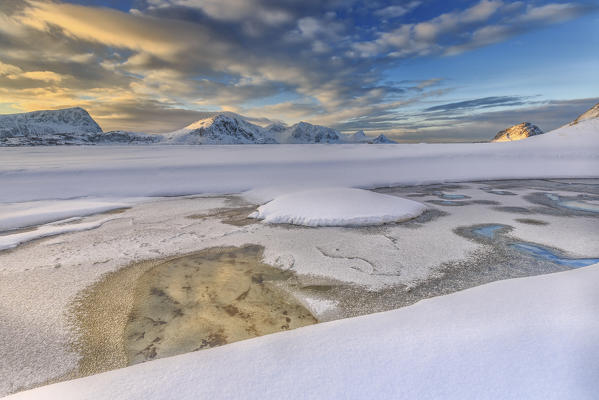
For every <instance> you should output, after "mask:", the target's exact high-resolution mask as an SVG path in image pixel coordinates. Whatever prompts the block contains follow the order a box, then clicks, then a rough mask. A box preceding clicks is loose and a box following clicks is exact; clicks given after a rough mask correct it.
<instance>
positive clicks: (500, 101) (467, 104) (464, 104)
mask: <svg viewBox="0 0 599 400" xmlns="http://www.w3.org/2000/svg"><path fill="white" fill-rule="evenodd" d="M526 99H527V98H526V97H520V96H491V97H483V98H480V99H474V100H466V101H459V102H455V103H447V104H441V105H438V106H434V107H429V108H426V109H424V111H425V112H433V111H456V110H460V111H463V110H472V109H476V108H487V107H499V106H514V105H522V104H524V101H525V100H526Z"/></svg>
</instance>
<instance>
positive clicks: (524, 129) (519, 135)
mask: <svg viewBox="0 0 599 400" xmlns="http://www.w3.org/2000/svg"><path fill="white" fill-rule="evenodd" d="M542 134H543V131H542V130H541V128H539V127H538V126H536V125H533V124H531V123H530V122H523V123H521V124H518V125H514V126H512V127H510V128H508V129H505V130H503V131H501V132H499V133H497V135H495V137H494V138H493V140H491V142H510V141H512V140H522V139H526V138H527V137H530V136H536V135H542Z"/></svg>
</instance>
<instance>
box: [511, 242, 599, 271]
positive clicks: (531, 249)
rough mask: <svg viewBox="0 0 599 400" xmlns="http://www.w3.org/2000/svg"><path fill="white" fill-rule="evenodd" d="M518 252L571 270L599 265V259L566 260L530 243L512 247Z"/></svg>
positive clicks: (516, 244)
mask: <svg viewBox="0 0 599 400" xmlns="http://www.w3.org/2000/svg"><path fill="white" fill-rule="evenodd" d="M511 246H512V247H513V248H515V249H516V250H518V251H521V252H523V253H528V254H530V255H532V256H534V257H536V258H540V259H543V260H547V261H551V262H554V263H556V264H559V265H565V266H567V267H570V268H578V267H587V266H589V265H593V264H596V263H599V258H566V257H560V256H558V255H556V254H554V253H553V252H551V251H549V250H547V249H545V248H543V247H541V246H535V245H533V244H530V243H514V244H512V245H511Z"/></svg>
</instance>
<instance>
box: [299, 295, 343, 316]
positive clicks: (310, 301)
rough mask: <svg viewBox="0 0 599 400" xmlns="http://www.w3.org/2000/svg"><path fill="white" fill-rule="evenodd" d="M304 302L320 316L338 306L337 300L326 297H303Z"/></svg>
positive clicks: (313, 312) (311, 310)
mask: <svg viewBox="0 0 599 400" xmlns="http://www.w3.org/2000/svg"><path fill="white" fill-rule="evenodd" d="M302 303H304V306H305V307H306V308H307V309H308V310H310V312H311V313H312V314H313V315H315V316H317V317H318V316H320V315H322V314H324V313H325V312H327V311H329V310H331V309H333V308H335V307H337V302H336V301H333V300H325V299H316V298H311V297H306V298H304V299H302Z"/></svg>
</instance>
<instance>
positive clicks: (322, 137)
mask: <svg viewBox="0 0 599 400" xmlns="http://www.w3.org/2000/svg"><path fill="white" fill-rule="evenodd" d="M276 137H277V140H278V142H279V143H292V144H301V143H341V142H343V140H342V134H341V133H340V132H339V131H337V130H335V129H333V128H327V127H326V126H322V125H312V124H309V123H307V122H299V123H297V124H294V125H291V126H290V127H289V128H287V129H286V130H284V131H282V132H279V134H278V135H277V136H276Z"/></svg>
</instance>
